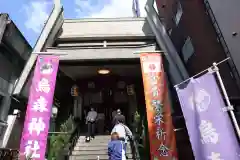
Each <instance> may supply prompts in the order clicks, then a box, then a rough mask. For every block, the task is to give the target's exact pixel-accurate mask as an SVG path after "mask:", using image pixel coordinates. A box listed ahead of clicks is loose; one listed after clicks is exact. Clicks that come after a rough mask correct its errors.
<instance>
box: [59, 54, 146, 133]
mask: <svg viewBox="0 0 240 160" xmlns="http://www.w3.org/2000/svg"><path fill="white" fill-rule="evenodd" d="M59 70H60V72H62V73H63V74H64V75H65V76H66V77H68V78H69V79H71V80H72V82H74V83H72V84H71V86H69V85H66V86H67V87H68V89H64V90H68V95H67V96H68V97H69V96H71V98H70V99H71V102H72V103H71V102H69V105H67V106H66V107H63V106H62V105H61V106H62V107H63V108H62V107H61V110H60V112H61V113H59V116H61V117H58V119H59V120H61V119H62V120H63V119H66V118H67V116H68V115H69V114H71V115H73V116H74V118H75V119H77V120H78V121H80V122H81V124H82V125H81V126H82V127H81V128H82V129H83V128H85V117H86V114H87V112H88V111H89V109H90V107H94V108H95V109H96V111H97V112H98V113H99V115H104V119H105V120H104V124H101V125H104V126H100V125H97V126H98V127H100V128H101V127H103V129H97V131H98V133H99V134H108V133H109V132H110V131H111V129H112V123H111V122H112V118H113V116H112V113H113V111H116V110H117V109H120V110H121V111H122V114H123V115H125V117H126V123H127V125H128V126H129V127H130V128H134V126H133V124H134V121H135V115H136V114H139V113H138V112H139V111H138V110H139V108H140V109H141V110H143V111H140V112H143V113H145V99H144V92H143V85H142V75H141V66H140V61H139V59H128V60H121V61H120V60H108V61H106V60H105V61H103V60H102V61H88V62H61V61H60V66H59ZM57 83H58V82H57ZM58 87H61V88H62V89H63V88H65V85H59V86H58ZM75 88H76V89H75ZM56 90H58V89H57V88H56ZM74 90H77V91H74ZM74 92H77V93H74ZM64 96H65V97H66V95H64ZM61 101H66V99H64V98H61ZM66 113H68V115H67V114H66ZM100 130H103V132H102V131H100ZM85 131H86V130H85Z"/></svg>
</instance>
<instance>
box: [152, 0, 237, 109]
mask: <svg viewBox="0 0 240 160" xmlns="http://www.w3.org/2000/svg"><path fill="white" fill-rule="evenodd" d="M156 3H157V8H158V13H159V17H160V19H161V21H162V23H163V24H164V26H165V28H166V31H167V34H168V35H169V37H170V38H171V40H172V42H173V44H174V46H175V48H176V50H177V52H178V53H179V54H180V57H181V60H182V62H183V63H184V65H185V67H186V69H187V71H188V73H189V75H190V76H193V75H195V74H197V73H199V72H201V71H202V70H204V69H206V68H208V67H210V66H211V65H212V63H213V62H220V61H222V60H224V59H226V58H227V57H230V58H231V59H230V60H228V61H227V62H224V63H222V64H221V65H219V68H220V73H221V75H222V77H223V80H224V84H225V85H226V87H227V92H228V94H229V96H230V99H231V102H232V103H233V105H235V106H236V105H238V103H239V100H240V96H239V89H240V83H239V82H240V78H239V73H240V68H239V63H237V62H238V61H239V52H240V50H239V47H238V44H240V37H239V35H238V34H239V32H240V24H239V23H238V22H239V18H237V16H236V15H239V14H240V11H239V9H238V8H237V7H236V6H239V5H240V2H239V1H236V0H230V1H227V2H224V1H215V0H192V1H183V0H168V1H162V0H156ZM226 10H228V11H229V12H226Z"/></svg>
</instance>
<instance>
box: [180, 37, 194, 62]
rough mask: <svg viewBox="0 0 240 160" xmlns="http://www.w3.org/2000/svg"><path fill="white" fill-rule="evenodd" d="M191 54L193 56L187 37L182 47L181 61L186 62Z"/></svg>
mask: <svg viewBox="0 0 240 160" xmlns="http://www.w3.org/2000/svg"><path fill="white" fill-rule="evenodd" d="M193 54H194V47H193V44H192V41H191V38H190V37H188V38H187V40H186V41H185V43H184V45H183V47H182V56H183V60H184V61H185V62H187V61H188V60H189V58H190V57H191V56H192V55H193Z"/></svg>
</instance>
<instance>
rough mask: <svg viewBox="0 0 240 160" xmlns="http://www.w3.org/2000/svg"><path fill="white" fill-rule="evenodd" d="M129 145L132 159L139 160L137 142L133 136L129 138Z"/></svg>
mask: <svg viewBox="0 0 240 160" xmlns="http://www.w3.org/2000/svg"><path fill="white" fill-rule="evenodd" d="M130 145H131V150H132V155H133V159H134V160H140V154H139V150H138V144H137V140H136V139H135V137H134V136H133V137H132V138H131V141H130Z"/></svg>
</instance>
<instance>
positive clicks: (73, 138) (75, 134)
mask: <svg viewBox="0 0 240 160" xmlns="http://www.w3.org/2000/svg"><path fill="white" fill-rule="evenodd" d="M79 136H80V128H79V123H77V124H76V127H75V129H74V130H73V132H72V134H71V137H70V139H69V142H70V143H71V144H70V146H69V153H68V156H70V155H71V154H72V151H73V149H74V147H75V145H76V144H77V141H78V138H79Z"/></svg>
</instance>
